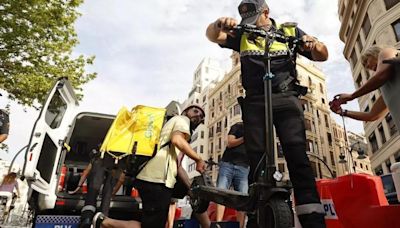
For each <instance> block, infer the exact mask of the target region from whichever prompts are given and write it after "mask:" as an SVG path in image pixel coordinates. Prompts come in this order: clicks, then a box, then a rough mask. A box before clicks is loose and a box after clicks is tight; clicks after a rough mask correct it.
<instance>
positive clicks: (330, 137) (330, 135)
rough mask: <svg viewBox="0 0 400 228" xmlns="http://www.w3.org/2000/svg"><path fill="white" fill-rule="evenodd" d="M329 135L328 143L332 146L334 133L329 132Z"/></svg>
mask: <svg viewBox="0 0 400 228" xmlns="http://www.w3.org/2000/svg"><path fill="white" fill-rule="evenodd" d="M327 136H328V144H329V146H332V134H331V133H329V132H328V133H327Z"/></svg>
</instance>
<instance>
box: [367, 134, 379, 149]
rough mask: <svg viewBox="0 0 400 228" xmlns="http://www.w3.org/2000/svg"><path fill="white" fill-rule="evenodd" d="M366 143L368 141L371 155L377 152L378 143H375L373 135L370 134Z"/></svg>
mask: <svg viewBox="0 0 400 228" xmlns="http://www.w3.org/2000/svg"><path fill="white" fill-rule="evenodd" d="M368 141H369V143H370V145H371V149H372V153H375V152H376V151H377V150H378V142H377V141H376V136H375V133H372V134H371V135H370V136H369V137H368Z"/></svg>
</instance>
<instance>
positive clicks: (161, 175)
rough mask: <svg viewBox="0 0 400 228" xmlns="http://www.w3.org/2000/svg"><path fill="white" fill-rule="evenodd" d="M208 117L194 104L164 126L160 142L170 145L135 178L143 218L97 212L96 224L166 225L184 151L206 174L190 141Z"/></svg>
mask: <svg viewBox="0 0 400 228" xmlns="http://www.w3.org/2000/svg"><path fill="white" fill-rule="evenodd" d="M204 117H205V112H204V110H203V109H202V108H201V107H200V106H198V105H190V106H188V107H187V108H185V109H184V111H183V112H182V114H181V115H177V116H174V117H172V118H171V119H170V120H168V121H167V122H166V123H165V125H164V126H163V128H162V130H161V136H160V145H165V144H166V143H167V146H165V147H162V148H161V149H160V150H159V151H157V153H156V155H155V156H154V157H153V158H152V159H150V160H149V161H148V162H147V164H146V165H145V166H144V168H143V169H142V170H141V171H140V173H139V174H138V175H137V177H136V180H135V185H136V188H137V189H138V190H139V195H140V197H141V198H142V205H143V213H142V218H141V221H120V220H115V219H111V218H107V217H106V216H104V215H103V214H101V213H97V214H96V216H95V217H94V219H93V226H94V227H143V228H164V227H165V224H166V222H167V217H168V211H169V205H170V202H171V198H172V194H173V188H174V186H175V183H176V179H177V178H176V177H177V174H178V168H179V167H180V168H181V159H182V158H183V154H185V155H187V156H188V157H189V158H191V159H193V160H194V161H195V162H196V170H197V171H199V172H200V173H202V172H204V170H205V162H204V161H203V159H202V158H201V157H200V156H199V155H197V153H196V151H194V150H193V149H192V148H191V147H190V144H189V143H188V140H189V139H190V136H191V132H192V131H193V130H194V129H196V127H197V126H198V125H199V124H200V123H202V122H203V120H204Z"/></svg>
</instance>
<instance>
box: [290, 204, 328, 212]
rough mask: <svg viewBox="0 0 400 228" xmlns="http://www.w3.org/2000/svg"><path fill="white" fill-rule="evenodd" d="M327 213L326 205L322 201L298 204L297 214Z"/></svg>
mask: <svg viewBox="0 0 400 228" xmlns="http://www.w3.org/2000/svg"><path fill="white" fill-rule="evenodd" d="M313 212H315V213H318V214H325V210H324V207H323V206H322V204H320V203H309V204H302V205H297V206H296V214H297V215H306V214H311V213H313Z"/></svg>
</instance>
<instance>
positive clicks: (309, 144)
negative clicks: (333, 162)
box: [306, 139, 314, 153]
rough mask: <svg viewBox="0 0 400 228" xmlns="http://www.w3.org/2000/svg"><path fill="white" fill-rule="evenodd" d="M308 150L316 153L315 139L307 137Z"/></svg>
mask: <svg viewBox="0 0 400 228" xmlns="http://www.w3.org/2000/svg"><path fill="white" fill-rule="evenodd" d="M306 151H308V152H310V153H314V143H313V141H311V140H309V139H307V144H306Z"/></svg>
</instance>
